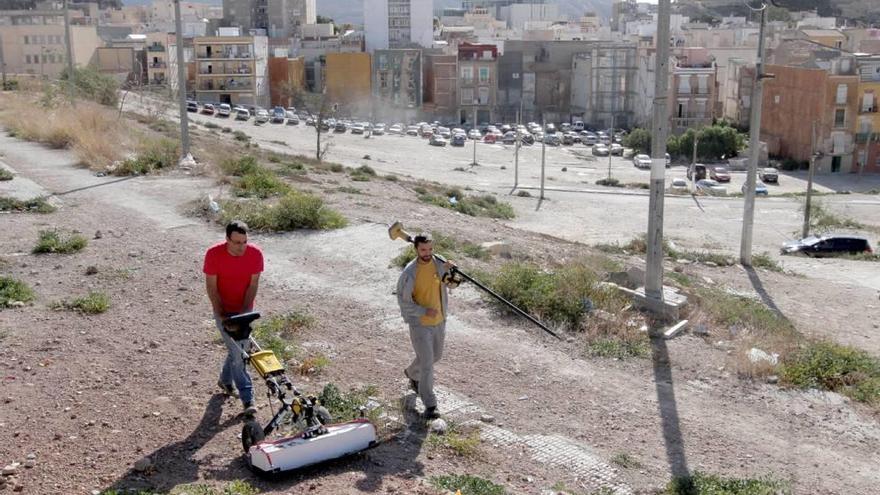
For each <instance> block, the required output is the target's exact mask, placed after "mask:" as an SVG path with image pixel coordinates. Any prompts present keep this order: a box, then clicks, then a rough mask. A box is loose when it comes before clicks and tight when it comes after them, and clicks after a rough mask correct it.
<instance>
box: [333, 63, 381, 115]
mask: <svg viewBox="0 0 880 495" xmlns="http://www.w3.org/2000/svg"><path fill="white" fill-rule="evenodd" d="M371 70H372V66H371V60H370V54H369V53H328V54H327V55H326V65H325V67H324V77H325V81H324V87H325V88H326V89H327V98H329V100H330V102H331V103H337V104H338V105H339V107H340V109H342V111H343V112H347V113H351V114H353V115H354V114H359V115H365V114H366V113H368V112H369V110H370V108H371V97H370V95H371V82H370V81H371V78H370V75H371Z"/></svg>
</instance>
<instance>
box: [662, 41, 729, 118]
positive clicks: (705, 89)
mask: <svg viewBox="0 0 880 495" xmlns="http://www.w3.org/2000/svg"><path fill="white" fill-rule="evenodd" d="M671 72H672V79H671V80H670V84H669V92H670V98H669V103H670V105H669V111H670V130H671V132H673V133H676V134H681V133H683V132H685V131H686V130H688V128H699V127H705V126H709V125H712V122H713V120H714V119H715V117H716V112H715V107H716V101H717V92H716V88H717V85H716V82H715V78H716V69H715V62H714V61H713V60H711V59H710V58H709V57H707V56H706V53H705V51H703V50H698V49H695V50H691V51H688V53H687V54H683V55H680V56H678V57H676V58H675V64H674V65H673V66H672V67H671Z"/></svg>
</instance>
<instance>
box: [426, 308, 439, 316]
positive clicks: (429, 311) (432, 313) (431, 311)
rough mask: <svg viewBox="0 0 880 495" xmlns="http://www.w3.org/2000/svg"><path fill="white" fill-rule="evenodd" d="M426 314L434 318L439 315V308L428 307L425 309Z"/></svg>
mask: <svg viewBox="0 0 880 495" xmlns="http://www.w3.org/2000/svg"><path fill="white" fill-rule="evenodd" d="M425 316H427V317H428V318H433V317H435V316H437V310H436V309H434V308H428V309H426V310H425Z"/></svg>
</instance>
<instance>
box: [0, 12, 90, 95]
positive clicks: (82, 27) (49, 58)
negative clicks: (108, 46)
mask: <svg viewBox="0 0 880 495" xmlns="http://www.w3.org/2000/svg"><path fill="white" fill-rule="evenodd" d="M74 12H76V13H77V14H79V15H78V16H75V15H74ZM70 39H71V45H72V48H73V50H72V51H73V63H74V65H76V66H83V65H87V64H89V63H90V62H92V60H93V59H94V57H95V50H96V49H97V48H98V47H100V46H103V42H102V41H101V39H100V38H99V37H98V31H97V28H96V26H95V24H94V23H92V22H91V21H90V20H89V18H85V17H84V16H82V15H81V13H80V12H78V11H73V10H72V11H71V26H70ZM0 45H2V49H3V60H4V63H5V64H6V72H7V73H10V74H32V75H41V76H43V77H51V78H54V77H58V75H59V74H60V73H61V71H63V70H64V68H65V67H67V64H66V59H67V46H66V44H65V41H64V12H63V11H61V10H47V11H37V10H11V11H0Z"/></svg>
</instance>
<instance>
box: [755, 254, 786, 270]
mask: <svg viewBox="0 0 880 495" xmlns="http://www.w3.org/2000/svg"><path fill="white" fill-rule="evenodd" d="M752 266H753V267H755V268H765V269H767V270H770V271H771V272H779V273H781V272H782V271H783V270H782V267H781V266H780V265H779V263H777V262H776V260H774V259H773V258H772V257H771V256H770V254H769V253H767V252H763V253H757V254H753V255H752Z"/></svg>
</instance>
